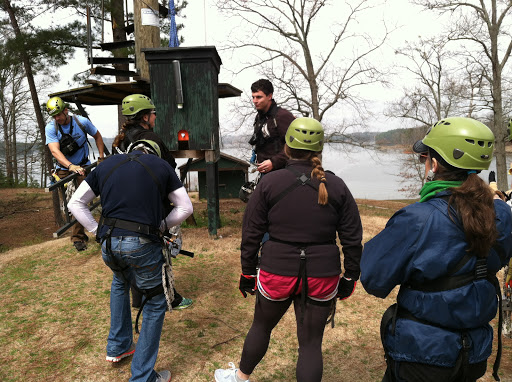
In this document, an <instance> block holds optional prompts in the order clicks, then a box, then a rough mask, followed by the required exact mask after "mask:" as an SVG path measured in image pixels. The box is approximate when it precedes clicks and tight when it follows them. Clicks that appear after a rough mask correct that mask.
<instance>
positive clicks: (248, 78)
mask: <svg viewBox="0 0 512 382" xmlns="http://www.w3.org/2000/svg"><path fill="white" fill-rule="evenodd" d="M213 4H214V0H194V1H190V2H189V4H188V6H187V8H186V18H185V19H178V22H182V23H184V24H185V29H184V30H183V31H182V32H181V33H182V35H183V37H184V38H185V43H184V44H183V45H182V46H189V47H190V46H202V45H210V46H211V45H213V46H218V47H220V46H221V45H222V43H223V41H224V40H225V39H226V35H227V33H229V31H230V30H231V29H232V28H234V27H236V25H235V24H234V22H233V21H230V20H225V19H224V18H223V16H222V15H220V14H219V13H218V12H217V11H216V8H215V7H214V5H213ZM332 4H333V5H332V7H333V9H332V12H328V15H332V17H337V16H338V15H339V14H340V13H341V5H339V4H340V3H338V1H336V0H333V1H332ZM205 9H206V12H205ZM324 17H325V18H326V19H327V18H328V16H324ZM381 19H385V20H386V23H387V25H388V27H389V28H392V27H394V26H395V27H397V28H398V29H397V30H396V31H395V32H394V33H393V35H392V36H391V37H390V39H389V40H388V43H387V47H386V49H384V50H383V54H381V55H380V56H379V60H381V62H379V63H378V64H379V65H389V64H390V63H392V62H393V60H394V59H395V55H394V49H395V48H398V47H400V46H402V45H403V43H404V42H405V40H409V41H411V40H414V39H416V38H417V36H419V35H421V36H423V37H425V36H427V35H431V34H433V33H435V32H436V31H438V30H439V22H438V20H437V19H436V15H435V14H434V13H431V12H425V11H422V10H421V8H417V7H414V6H412V5H410V4H409V2H408V1H406V0H389V1H387V2H386V3H385V4H384V5H382V6H380V7H378V8H375V9H374V10H373V11H372V12H371V13H370V12H367V13H366V17H365V18H362V19H358V23H359V26H360V27H361V28H362V29H364V30H366V31H368V32H370V33H371V32H372V31H373V29H374V28H379V29H376V30H375V33H379V31H380V30H381V29H380V28H381V23H380V20H381ZM328 23H329V22H328V21H327V22H326V23H325V24H328ZM109 29H110V26H109V25H106V26H105V30H106V31H108V30H109ZM107 41H108V40H107ZM219 54H220V56H221V59H222V60H223V66H221V70H220V74H219V82H227V83H230V84H232V85H233V86H235V87H237V88H239V89H240V90H242V91H243V92H244V93H245V94H247V92H248V91H249V87H250V84H251V83H252V82H253V81H254V80H255V79H257V78H255V77H256V74H255V72H246V73H244V74H242V75H238V76H233V75H232V74H231V72H230V71H229V70H227V69H228V68H229V69H234V68H233V63H232V62H227V59H226V57H227V54H223V53H222V52H219ZM88 68H89V65H87V60H86V57H84V54H83V53H81V52H79V53H77V54H76V57H75V59H73V60H72V62H71V64H70V67H69V68H65V69H64V70H61V73H62V76H61V77H62V78H61V81H60V83H58V84H56V85H55V87H53V88H52V89H50V91H48V93H52V92H56V91H62V90H64V89H66V88H67V83H68V81H69V80H70V79H71V76H72V74H73V73H77V72H81V71H84V70H87V69H88ZM401 86H402V84H400V83H396V87H394V88H391V89H381V88H379V87H374V88H372V89H371V90H370V91H369V92H368V94H371V98H372V101H373V102H374V105H375V107H376V108H382V107H384V106H385V102H386V101H390V100H391V99H392V98H396V97H397V96H398V95H399V94H400V93H399V90H400V89H401ZM46 95H47V94H45V95H42V97H41V98H42V99H45V96H46ZM369 97H370V96H369ZM275 98H276V99H277V100H279V95H278V94H275ZM224 102H225V100H220V104H219V105H220V109H221V110H220V111H221V113H223V112H225V111H224V110H223V108H224V105H223V103H224ZM87 111H88V112H89V114H90V118H91V120H92V122H93V123H94V124H95V125H96V127H98V129H99V130H100V131H101V133H102V135H103V136H105V137H113V136H115V134H116V133H117V123H116V118H117V115H116V110H115V107H112V106H105V107H98V106H89V107H87ZM221 120H222V119H221ZM388 122H389V121H387V120H386V118H385V117H384V116H382V118H379V120H378V121H376V124H375V126H376V128H378V129H380V130H386V129H389V128H390V127H392V128H396V127H400V126H397V125H392V126H390V124H389V123H388ZM393 123H396V121H394V122H393ZM221 128H222V125H221Z"/></svg>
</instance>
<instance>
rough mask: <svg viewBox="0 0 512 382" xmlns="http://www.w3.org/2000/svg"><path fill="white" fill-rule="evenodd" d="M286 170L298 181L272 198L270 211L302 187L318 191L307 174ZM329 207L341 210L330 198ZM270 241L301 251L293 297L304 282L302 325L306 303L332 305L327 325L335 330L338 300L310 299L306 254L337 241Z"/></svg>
mask: <svg viewBox="0 0 512 382" xmlns="http://www.w3.org/2000/svg"><path fill="white" fill-rule="evenodd" d="M285 168H286V169H287V170H288V171H290V172H292V173H293V174H294V175H296V180H295V182H293V183H292V184H290V185H289V186H288V187H287V188H285V189H284V190H283V191H281V193H279V194H278V195H277V196H275V197H274V198H272V199H271V200H270V202H269V210H270V209H272V207H274V206H275V205H276V204H277V203H278V202H279V201H280V200H282V199H283V198H284V197H285V196H286V195H288V194H289V193H290V192H292V191H293V190H295V189H296V188H298V187H300V186H305V185H307V186H309V187H311V188H313V189H314V190H316V191H318V187H317V186H315V185H314V184H313V183H311V178H310V177H308V176H307V175H306V174H304V173H302V172H299V171H297V170H296V169H295V168H293V167H290V166H287V167H285ZM329 205H330V206H331V207H332V208H334V209H335V210H336V213H337V211H338V210H339V208H337V207H336V206H338V203H337V202H335V201H334V200H332V199H331V198H329ZM269 240H270V241H274V242H278V243H282V244H287V245H291V246H294V247H297V248H298V249H299V260H300V265H299V274H298V277H297V281H296V283H295V287H294V289H293V291H292V293H291V295H292V296H293V295H294V294H295V293H296V292H297V290H298V288H299V285H300V282H301V281H302V288H301V292H300V293H301V302H300V307H301V313H300V317H299V320H300V323H301V324H302V323H303V322H304V313H305V308H306V301H307V302H308V303H310V304H313V305H322V306H326V305H330V304H332V305H331V313H330V317H329V318H328V320H327V322H326V325H327V324H329V323H330V324H331V327H333V328H334V316H335V314H336V298H334V299H333V301H331V300H330V301H316V300H313V299H311V298H309V297H308V276H307V267H306V265H307V264H306V263H307V256H306V253H307V248H308V247H310V246H316V245H336V240H335V239H333V240H327V241H322V242H308V243H300V242H291V241H285V240H280V239H278V238H275V237H272V236H270V238H269Z"/></svg>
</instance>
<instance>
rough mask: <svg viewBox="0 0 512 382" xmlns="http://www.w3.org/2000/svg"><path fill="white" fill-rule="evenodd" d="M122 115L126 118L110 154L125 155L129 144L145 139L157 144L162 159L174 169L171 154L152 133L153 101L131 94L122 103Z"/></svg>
mask: <svg viewBox="0 0 512 382" xmlns="http://www.w3.org/2000/svg"><path fill="white" fill-rule="evenodd" d="M122 113H123V115H124V116H125V117H126V122H125V123H124V125H123V127H122V128H121V132H120V133H119V134H118V135H117V136H116V137H115V139H114V142H113V143H112V152H113V153H114V154H116V153H117V154H122V153H126V152H127V150H128V146H130V144H131V143H133V142H135V141H138V140H141V139H147V140H150V141H153V142H156V143H157V144H158V146H159V147H160V151H161V153H162V159H163V160H165V161H167V162H168V163H169V164H170V165H171V166H172V168H174V169H175V168H176V161H175V160H174V157H173V155H172V153H171V152H170V151H169V150H168V149H167V147H166V146H165V143H164V141H163V140H162V138H160V137H159V136H158V134H156V133H155V132H154V131H153V128H154V127H155V121H156V109H155V105H154V104H153V101H151V99H150V98H149V97H147V96H145V95H144V94H131V95H129V96H126V97H125V98H124V99H123V101H122Z"/></svg>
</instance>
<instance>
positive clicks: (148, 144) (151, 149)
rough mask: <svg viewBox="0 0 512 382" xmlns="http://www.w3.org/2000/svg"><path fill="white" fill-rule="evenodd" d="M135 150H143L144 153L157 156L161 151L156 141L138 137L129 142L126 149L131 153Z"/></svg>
mask: <svg viewBox="0 0 512 382" xmlns="http://www.w3.org/2000/svg"><path fill="white" fill-rule="evenodd" d="M135 150H139V151H144V152H145V153H146V154H153V155H156V156H158V157H159V158H161V157H162V152H161V151H160V146H158V143H156V142H155V141H151V140H149V139H139V140H138V141H135V142H133V143H131V144H130V146H128V149H127V150H126V151H127V152H129V153H131V152H132V151H135Z"/></svg>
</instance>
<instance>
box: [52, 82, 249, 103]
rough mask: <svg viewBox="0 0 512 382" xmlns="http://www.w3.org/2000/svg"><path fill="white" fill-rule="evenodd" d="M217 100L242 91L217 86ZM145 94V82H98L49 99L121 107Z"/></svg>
mask: <svg viewBox="0 0 512 382" xmlns="http://www.w3.org/2000/svg"><path fill="white" fill-rule="evenodd" d="M218 92H219V98H227V97H240V95H241V94H242V91H241V90H239V89H237V88H235V87H234V86H232V85H230V84H225V83H220V84H219V85H218ZM137 93H140V94H145V95H147V96H148V97H151V89H150V85H149V83H148V82H146V81H126V82H99V81H89V83H88V84H87V85H85V86H82V87H79V88H75V89H69V90H64V91H61V92H56V93H52V94H50V95H49V97H50V98H51V97H60V98H62V99H63V100H64V101H65V102H72V103H79V104H82V105H93V106H100V105H121V102H122V100H123V98H124V97H126V96H128V95H130V94H137Z"/></svg>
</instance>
